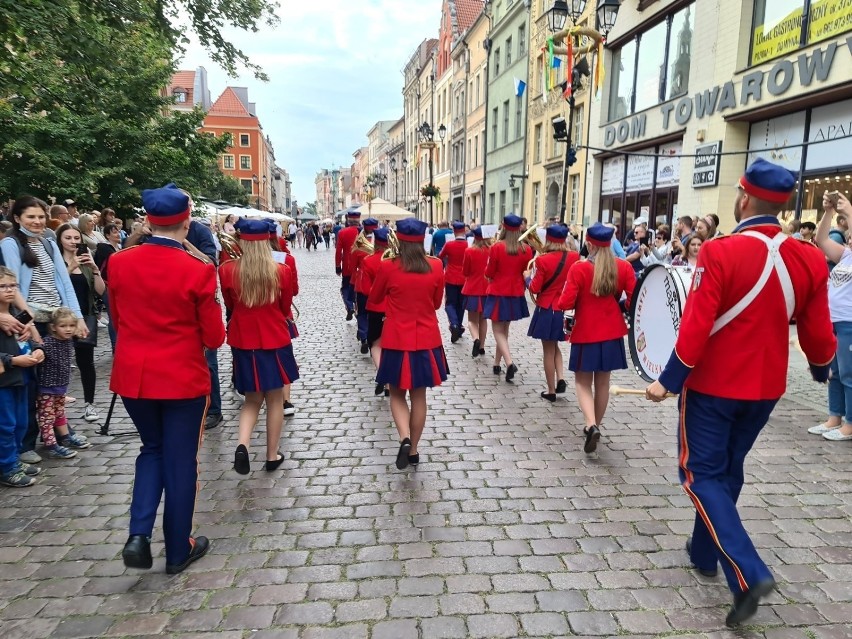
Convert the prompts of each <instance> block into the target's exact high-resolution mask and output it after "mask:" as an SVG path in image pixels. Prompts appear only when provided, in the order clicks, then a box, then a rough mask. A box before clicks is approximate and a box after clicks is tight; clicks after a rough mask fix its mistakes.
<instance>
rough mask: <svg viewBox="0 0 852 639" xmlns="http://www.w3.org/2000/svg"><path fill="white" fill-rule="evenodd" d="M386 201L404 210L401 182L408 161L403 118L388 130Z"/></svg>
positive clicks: (403, 193)
mask: <svg viewBox="0 0 852 639" xmlns="http://www.w3.org/2000/svg"><path fill="white" fill-rule="evenodd" d="M387 159H388V161H387V167H388V171H387V189H386V191H387V198H386V199H387V200H388V201H390V202H393V203H394V204H395V205H396V206H401V207H403V208H404V203H405V192H404V191H403V190H402V189H403V188H404V186H403V181H404V180H405V170H406V168H407V167H408V159H407V158H406V155H405V117H401V118H400V119H399V120H397V121H396V122H395V123H394V125H393V126H392V127H391V128H390V129H388V149H387Z"/></svg>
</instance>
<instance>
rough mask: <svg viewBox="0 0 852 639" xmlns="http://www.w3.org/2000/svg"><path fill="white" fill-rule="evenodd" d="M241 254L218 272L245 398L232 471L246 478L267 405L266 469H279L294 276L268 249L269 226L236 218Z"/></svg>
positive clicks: (294, 369)
mask: <svg viewBox="0 0 852 639" xmlns="http://www.w3.org/2000/svg"><path fill="white" fill-rule="evenodd" d="M235 226H236V229H237V231H239V233H240V238H239V243H240V250H241V253H242V254H241V256H240V259H239V260H234V261H232V262H227V263H225V264H223V265H222V267H221V268H220V269H219V280H220V281H221V285H222V297H223V299H224V301H225V306H226V308H228V309H230V310H231V313H232V314H231V321H230V322H229V323H228V344H229V345H230V346H231V351H232V353H233V358H234V385H235V387H236V389H237V391H238V392H239V393H240V394H242V395H245V402H244V403H243V406H242V408H241V409H240V432H239V441H240V443H239V445H238V446H237V450H236V453H235V454H234V470H236V471H237V472H238V473H239V474H241V475H247V474H248V473H249V470H250V464H249V454H248V447H249V445H250V444H251V435H252V431H253V430H254V427H255V424H256V423H257V418H258V415H259V414H260V408H261V406H262V405H263V402H264V400H265V401H266V464H265V468H266V470H267V471H272V470H275V469H276V468H278V467H279V466H280V465H281V462H282V461H283V460H284V456H283V455H282V454H281V453H280V452H279V450H278V443H279V440H280V439H281V427H282V425H283V423H284V386H286V385H288V384H291V383H292V382H294V381H296V380H297V379H299V368H298V366H297V365H296V359H295V357H294V356H293V346H292V343H291V340H290V332H289V330H288V328H287V316H288V315H289V314H290V307H291V306H292V304H293V274H292V273H291V271H290V268H289V267H288V266H287V265H286V264H279V263H277V262H276V261H275V260H274V259H273V257H272V251H271V250H270V246H269V236H270V228H269V224H268V223H267V222H265V221H262V220H247V219H240V220H238V221H237V223H236V224H235Z"/></svg>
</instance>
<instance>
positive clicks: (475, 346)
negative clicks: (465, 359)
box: [470, 339, 479, 357]
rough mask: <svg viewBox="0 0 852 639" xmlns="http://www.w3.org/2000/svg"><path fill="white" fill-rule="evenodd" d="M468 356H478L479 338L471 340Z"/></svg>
mask: <svg viewBox="0 0 852 639" xmlns="http://www.w3.org/2000/svg"><path fill="white" fill-rule="evenodd" d="M470 356H471V357H478V356H479V340H478V339H475V340H473V350H472V351H471V352H470Z"/></svg>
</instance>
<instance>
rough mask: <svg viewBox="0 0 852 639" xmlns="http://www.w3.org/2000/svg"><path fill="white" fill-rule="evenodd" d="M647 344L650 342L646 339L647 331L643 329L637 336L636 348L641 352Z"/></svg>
mask: <svg viewBox="0 0 852 639" xmlns="http://www.w3.org/2000/svg"><path fill="white" fill-rule="evenodd" d="M647 345H648V343H647V342H646V341H645V333H644V331H643V332H641V333H639V335H637V336H636V350H637V351H639V352H640V353H641V352H642V351H644V350H645V347H646V346H647Z"/></svg>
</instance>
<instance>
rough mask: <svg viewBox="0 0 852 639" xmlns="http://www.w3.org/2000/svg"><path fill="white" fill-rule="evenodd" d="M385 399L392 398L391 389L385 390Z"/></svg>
mask: <svg viewBox="0 0 852 639" xmlns="http://www.w3.org/2000/svg"><path fill="white" fill-rule="evenodd" d="M385 397H390V389H389V388H386V389H385Z"/></svg>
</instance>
